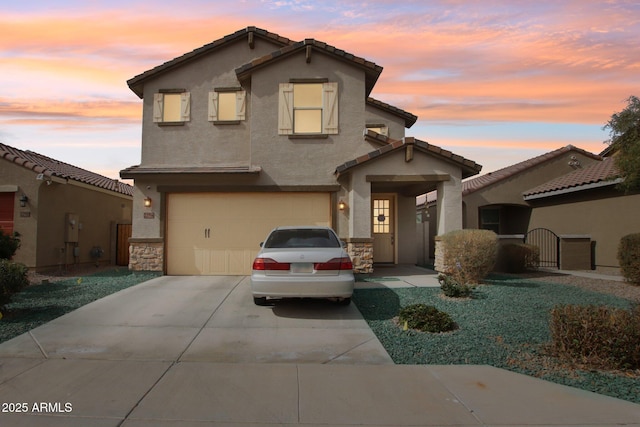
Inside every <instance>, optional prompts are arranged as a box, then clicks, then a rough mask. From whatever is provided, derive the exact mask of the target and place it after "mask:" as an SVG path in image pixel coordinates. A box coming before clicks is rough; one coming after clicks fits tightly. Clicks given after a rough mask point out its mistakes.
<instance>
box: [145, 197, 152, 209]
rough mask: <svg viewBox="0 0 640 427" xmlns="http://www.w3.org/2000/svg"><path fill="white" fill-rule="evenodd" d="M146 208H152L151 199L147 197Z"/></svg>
mask: <svg viewBox="0 0 640 427" xmlns="http://www.w3.org/2000/svg"><path fill="white" fill-rule="evenodd" d="M144 207H145V208H150V207H151V199H150V198H149V197H145V198H144Z"/></svg>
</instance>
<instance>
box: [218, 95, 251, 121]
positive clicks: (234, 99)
mask: <svg viewBox="0 0 640 427" xmlns="http://www.w3.org/2000/svg"><path fill="white" fill-rule="evenodd" d="M246 98H247V93H246V92H245V91H244V90H239V89H235V88H232V89H216V90H215V91H212V92H209V121H210V122H214V123H216V124H225V123H236V122H238V121H242V120H245V118H246V108H247V106H246V105H247V101H246Z"/></svg>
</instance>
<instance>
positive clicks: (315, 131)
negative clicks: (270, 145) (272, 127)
mask: <svg viewBox="0 0 640 427" xmlns="http://www.w3.org/2000/svg"><path fill="white" fill-rule="evenodd" d="M278 133H279V134H280V135H332V134H337V133H338V84H337V83H329V82H313V81H311V82H292V83H282V84H280V100H279V110H278Z"/></svg>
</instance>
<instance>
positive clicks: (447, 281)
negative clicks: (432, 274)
mask: <svg viewBox="0 0 640 427" xmlns="http://www.w3.org/2000/svg"><path fill="white" fill-rule="evenodd" d="M438 283H440V289H442V293H444V294H445V295H446V296H448V297H451V298H466V297H468V296H470V295H471V292H473V286H469V285H461V284H460V283H458V282H456V281H455V280H454V279H453V278H452V277H450V276H447V275H446V274H442V273H440V274H438Z"/></svg>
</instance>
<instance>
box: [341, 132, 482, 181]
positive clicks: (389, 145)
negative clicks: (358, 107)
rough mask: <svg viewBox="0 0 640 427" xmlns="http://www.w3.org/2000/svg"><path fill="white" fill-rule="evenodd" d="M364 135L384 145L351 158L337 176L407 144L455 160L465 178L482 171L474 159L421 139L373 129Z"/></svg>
mask: <svg viewBox="0 0 640 427" xmlns="http://www.w3.org/2000/svg"><path fill="white" fill-rule="evenodd" d="M364 136H365V138H366V139H367V140H372V141H376V142H380V143H383V144H384V145H382V147H380V148H378V149H377V150H374V151H371V152H369V153H367V154H364V155H362V156H360V157H358V158H356V159H353V160H349V161H348V162H345V163H343V164H341V165H339V166H338V167H337V168H336V170H335V174H336V176H340V175H341V174H344V173H346V172H348V171H349V169H351V168H354V167H356V166H360V165H362V164H363V163H366V162H368V161H370V160H373V159H375V158H378V157H380V156H384V155H385V154H387V153H391V152H393V151H397V150H400V149H402V148H404V147H406V146H407V145H413V146H414V147H415V148H417V149H419V150H420V151H422V152H425V153H429V154H431V155H434V156H435V157H439V158H441V159H443V160H446V161H448V162H453V163H456V164H458V165H460V166H461V167H462V171H463V177H464V178H466V177H469V176H473V175H475V174H477V173H478V172H480V170H481V169H482V166H480V165H479V164H477V163H476V162H474V161H472V160H468V159H465V158H464V157H462V156H458V155H457V154H454V153H452V152H451V151H448V150H444V149H442V148H440V147H437V146H435V145H432V144H429V143H428V142H424V141H420V140H419V139H415V138H411V137H407V138H404V139H402V140H395V139H391V138H389V137H387V136H384V135H380V134H379V133H376V132H374V131H371V130H368V131H365V134H364Z"/></svg>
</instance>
